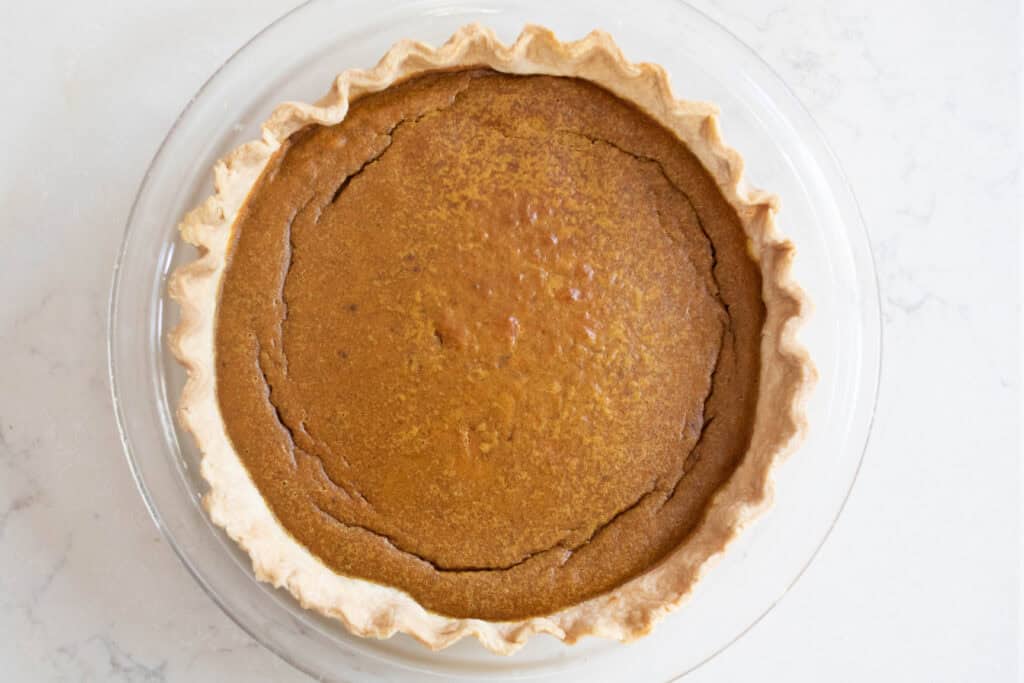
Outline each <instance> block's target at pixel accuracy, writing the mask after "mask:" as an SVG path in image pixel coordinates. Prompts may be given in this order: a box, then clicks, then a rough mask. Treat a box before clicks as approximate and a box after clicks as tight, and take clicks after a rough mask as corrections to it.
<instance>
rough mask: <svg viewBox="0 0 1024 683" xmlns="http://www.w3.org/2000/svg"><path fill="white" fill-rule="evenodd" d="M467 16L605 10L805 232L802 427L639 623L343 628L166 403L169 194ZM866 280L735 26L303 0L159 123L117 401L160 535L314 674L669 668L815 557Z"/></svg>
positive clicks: (637, 16) (126, 303) (139, 209)
mask: <svg viewBox="0 0 1024 683" xmlns="http://www.w3.org/2000/svg"><path fill="white" fill-rule="evenodd" d="M470 22H479V23H482V24H485V25H487V26H489V27H491V28H493V29H495V30H496V31H497V33H498V35H499V36H500V37H501V38H502V39H504V40H506V41H509V40H511V39H513V38H514V37H515V35H516V34H517V33H518V32H519V30H520V29H521V28H522V26H523V25H524V24H526V23H537V24H542V25H545V26H548V27H550V28H552V29H553V30H554V31H555V32H556V33H557V34H558V35H559V37H560V38H562V39H574V38H579V37H582V36H583V35H584V34H586V33H587V32H588V31H589V30H591V29H593V28H602V29H604V30H606V31H608V32H610V33H611V34H612V35H613V36H614V37H615V39H616V41H617V42H618V43H619V45H620V47H621V48H622V49H623V51H624V52H625V53H626V55H627V57H628V58H629V59H631V60H634V61H651V62H655V63H658V64H661V65H663V66H664V67H665V68H666V69H667V70H668V71H669V73H670V74H671V77H672V82H673V87H674V90H675V94H676V96H677V97H681V98H685V99H691V100H709V101H712V102H714V103H716V104H717V105H718V106H719V107H720V108H721V112H722V113H721V124H722V130H723V132H724V134H725V137H726V140H727V141H728V142H729V143H730V144H731V145H732V146H733V147H735V148H736V149H738V150H740V151H741V152H742V154H743V155H744V157H745V159H746V167H747V177H748V178H749V180H750V182H751V184H752V185H754V186H757V187H764V188H766V189H769V190H770V191H772V192H774V193H777V194H778V195H780V196H781V197H782V203H783V208H782V211H781V213H780V214H779V226H780V229H781V232H782V233H783V234H785V235H787V236H788V237H790V238H791V239H792V240H793V241H794V242H795V243H796V245H797V247H798V255H797V259H796V265H795V276H796V278H797V280H798V281H799V282H800V283H801V285H802V286H803V287H804V288H805V290H806V291H807V293H808V294H809V296H810V297H811V298H812V300H813V302H814V304H815V314H814V315H813V317H812V318H811V320H810V321H809V322H808V324H807V325H806V326H805V327H804V329H803V331H802V334H801V338H802V340H803V342H804V343H805V345H806V346H807V347H808V349H809V350H810V352H811V354H812V356H813V358H814V360H815V363H816V364H817V366H818V370H819V373H820V380H819V383H818V386H817V388H816V389H815V391H814V393H813V395H812V397H811V399H810V402H809V404H808V421H809V423H810V430H809V433H808V437H807V439H806V441H805V442H804V443H803V445H802V446H801V447H800V449H799V450H798V451H797V452H795V453H794V454H793V455H791V456H790V458H789V459H788V460H787V461H786V462H785V463H783V464H782V465H781V466H780V467H778V468H777V470H776V477H775V489H776V494H775V506H774V507H773V509H772V510H771V511H770V512H769V513H767V514H766V515H765V516H764V517H763V518H761V519H759V520H758V521H757V522H756V523H755V524H753V525H752V526H751V527H750V528H748V529H746V530H745V531H744V532H743V534H742V535H741V536H740V537H739V539H738V540H737V541H735V542H734V543H733V544H732V545H731V546H730V547H729V549H728V552H726V553H724V554H723V555H722V556H721V557H720V558H718V559H717V560H716V562H715V563H714V567H713V568H712V569H711V570H710V571H708V572H707V575H706V576H705V578H704V579H703V580H702V581H701V583H700V584H699V585H698V586H697V588H696V590H695V591H694V594H693V595H692V596H691V598H690V599H689V600H688V601H687V602H686V604H685V605H684V606H683V607H682V608H681V609H679V610H678V611H677V612H676V613H674V614H673V615H671V616H670V617H669V618H667V619H666V620H665V621H664V622H662V623H661V624H659V625H658V626H657V627H656V629H655V631H654V632H653V634H652V635H650V636H648V637H646V638H644V639H642V640H640V641H637V642H636V643H633V644H630V645H621V644H619V643H615V642H608V641H603V640H597V639H588V640H585V641H584V642H582V643H580V644H577V645H575V646H566V645H563V644H561V643H559V642H557V641H555V640H553V639H550V638H546V637H540V638H534V639H533V640H532V641H531V642H530V643H529V644H528V645H527V646H526V647H525V648H524V649H523V650H521V651H520V652H519V653H517V654H516V655H514V656H512V657H509V658H499V657H496V656H494V655H492V654H490V653H488V652H487V651H485V650H484V649H483V648H482V647H480V646H479V645H477V644H476V643H475V642H471V641H462V642H460V643H459V644H457V645H456V646H453V647H451V648H449V649H447V650H444V651H442V652H430V651H428V650H426V649H425V648H423V647H422V646H421V645H419V644H418V643H416V642H414V641H413V640H412V639H410V638H407V637H404V636H399V637H395V638H392V639H389V640H386V641H373V640H364V639H360V638H358V637H355V636H352V635H350V634H349V633H348V632H346V631H345V630H344V628H343V627H342V626H341V625H340V624H339V623H335V622H332V621H330V620H327V619H324V618H321V617H319V616H317V615H316V614H313V613H312V612H308V611H306V610H303V609H302V608H301V607H300V606H299V605H298V604H297V603H296V602H295V601H294V600H293V599H292V598H291V597H290V596H289V595H288V594H287V593H286V592H284V591H280V590H275V589H273V588H272V587H270V586H268V585H266V584H261V583H258V582H257V581H256V580H255V578H254V577H253V574H252V571H251V569H250V566H249V558H248V556H247V555H245V553H244V552H243V551H241V550H240V549H239V548H237V547H236V546H235V544H234V543H233V542H232V541H231V540H230V539H228V538H227V536H226V535H225V534H224V533H223V532H222V531H221V530H220V529H219V528H216V527H215V526H214V525H213V524H212V523H211V522H210V520H209V519H208V518H207V516H206V514H205V513H204V511H203V509H202V507H201V504H200V503H201V499H202V496H203V494H204V492H205V490H206V485H205V482H204V481H203V479H202V477H201V476H200V474H199V470H198V463H199V453H198V451H197V450H196V448H195V446H194V444H193V442H192V440H191V438H190V437H189V436H188V435H187V434H184V433H183V432H181V430H180V429H179V428H178V425H177V424H176V423H175V420H174V418H173V413H174V410H175V406H176V403H177V399H178V397H179V395H180V392H181V387H182V384H183V380H184V371H183V370H182V369H181V368H180V367H179V366H178V364H177V363H176V362H175V361H174V359H173V357H172V356H171V355H170V353H169V350H168V348H167V332H168V330H169V329H170V328H171V327H173V325H174V324H175V321H176V320H177V316H178V311H177V307H176V306H175V305H174V304H173V303H172V302H170V301H169V299H168V297H167V291H166V279H167V276H168V274H169V273H170V272H171V271H172V270H173V269H174V268H175V267H177V266H178V265H180V264H181V263H184V262H186V261H188V260H191V259H192V258H194V251H192V249H191V248H190V247H187V246H186V245H183V244H182V243H181V242H180V240H179V239H178V234H177V223H178V221H179V220H180V219H181V217H182V216H183V215H184V213H185V212H186V211H187V210H188V209H190V208H191V207H193V206H195V205H197V204H198V203H200V202H201V201H202V200H203V199H204V198H205V197H206V196H208V195H209V194H210V193H211V189H212V188H211V183H210V169H211V168H212V166H213V163H214V162H215V160H216V159H218V158H220V157H221V156H223V155H224V154H226V153H227V152H229V151H230V150H231V149H233V148H235V147H237V146H238V145H240V144H242V143H244V142H246V141H248V140H251V139H254V138H256V137H258V135H259V132H258V128H259V124H260V122H261V121H262V120H264V119H265V118H266V116H267V115H268V114H269V113H270V111H271V109H272V108H273V107H274V105H276V104H277V103H279V102H282V101H286V100H300V101H312V100H315V99H317V98H319V96H320V95H321V94H322V93H323V92H324V91H326V89H327V88H328V86H329V84H330V83H331V81H332V80H333V78H334V76H335V75H336V74H337V73H338V72H340V71H342V70H344V69H346V68H350V67H368V66H371V65H372V64H373V63H374V62H375V61H376V60H377V59H378V58H379V57H380V55H382V54H384V52H385V51H386V50H387V48H388V47H390V45H391V44H392V43H394V42H396V41H397V40H399V39H402V38H414V39H417V40H422V41H425V42H430V43H435V44H437V43H440V42H443V41H444V40H445V39H446V38H447V37H448V36H449V35H450V34H451V33H452V32H453V31H454V30H455V29H456V28H457V27H459V26H461V25H463V24H466V23H470ZM880 329H881V327H880V317H879V306H878V293H877V284H876V281H875V274H874V268H873V264H872V261H871V255H870V250H869V246H868V240H867V236H866V233H865V231H864V228H863V225H862V223H861V220H860V216H859V213H858V209H857V206H856V202H855V200H854V198H853V196H852V194H851V192H850V190H849V188H848V187H847V185H846V183H845V181H844V179H843V176H842V173H841V171H840V169H839V167H838V164H837V163H836V161H835V159H834V157H833V156H832V155H831V153H830V152H829V150H828V147H827V145H826V144H825V143H824V141H823V140H822V138H821V135H820V133H818V131H817V128H816V127H815V126H814V124H813V121H812V120H811V119H810V117H809V115H808V114H807V113H806V111H804V110H803V109H802V108H801V107H800V105H799V103H798V102H797V101H796V100H795V98H794V97H793V96H792V94H791V93H790V92H789V91H788V90H787V89H786V87H785V86H784V85H783V84H782V83H781V81H779V79H778V78H777V77H776V76H775V75H774V74H773V73H772V72H771V71H770V69H769V68H768V67H767V66H766V65H765V64H764V63H763V62H761V61H760V60H759V59H758V58H757V57H756V55H754V54H753V53H752V52H751V51H750V50H749V49H748V48H746V47H745V46H744V45H743V44H742V43H740V42H739V41H737V40H736V39H735V38H734V37H732V36H731V35H730V34H728V33H727V32H726V31H725V30H724V29H722V28H721V27H720V26H718V25H716V24H715V23H714V22H712V21H711V20H709V19H708V18H707V17H705V16H703V15H701V14H700V13H699V12H697V11H696V10H694V9H692V8H690V7H689V6H687V5H684V4H681V3H678V2H672V1H669V0H650V1H645V2H639V3H633V4H631V5H630V6H629V7H628V8H623V7H622V6H621V5H607V6H606V5H604V4H602V3H589V2H581V1H576V0H574V1H570V2H563V3H557V4H556V3H542V2H536V1H527V2H509V1H505V2H497V1H489V0H481V1H480V2H474V3H471V4H464V3H459V2H445V1H443V0H418V1H406V2H397V3H391V4H388V5H387V6H386V7H383V8H382V6H381V5H380V4H378V3H374V2H368V1H349V2H327V1H324V2H312V3H309V4H306V5H303V6H301V7H299V8H297V9H296V10H294V11H292V12H290V13H289V14H287V15H285V16H284V17H282V18H281V19H279V20H278V21H276V22H275V23H274V24H272V25H271V26H269V27H268V28H267V29H265V30H264V31H262V32H261V33H260V34H258V35H257V36H256V37H254V38H253V39H252V40H251V41H250V42H249V43H247V44H246V45H245V46H244V47H242V48H241V49H240V50H239V51H238V52H237V53H236V54H235V55H234V56H233V57H232V58H231V59H229V60H228V61H227V62H226V63H225V64H224V65H223V66H222V67H221V68H220V69H219V70H218V71H217V72H216V73H215V74H214V75H213V77H211V79H210V80H209V81H208V82H207V83H206V85H204V86H203V88H202V89H201V90H200V91H199V92H198V93H197V94H196V96H195V97H194V98H193V99H192V101H191V102H190V103H189V104H188V106H187V107H186V109H185V110H184V111H183V112H182V114H181V116H180V117H179V118H178V120H177V121H176V123H175V124H174V126H173V127H172V129H171V131H170V133H169V134H168V136H167V138H166V139H165V140H164V142H163V144H162V145H161V147H160V149H159V151H158V152H157V155H156V157H155V158H154V160H153V162H152V164H151V166H150V168H149V170H148V171H147V173H146V176H145V178H144V179H143V182H142V186H141V187H140V189H139V193H138V195H137V197H136V201H135V204H134V206H133V209H132V212H131V215H130V217H129V220H128V226H127V229H126V233H125V238H124V243H123V245H122V250H121V253H120V254H119V257H118V261H117V264H116V265H115V272H114V283H113V288H112V291H111V308H110V328H109V352H110V375H111V386H112V390H113V395H114V408H115V413H116V415H117V419H118V424H119V427H120V429H121V434H122V438H123V441H124V446H125V451H126V453H127V456H128V460H129V464H130V466H131V468H132V471H133V473H134V475H135V477H136V480H137V483H138V485H139V489H140V491H141V493H142V496H143V498H144V499H145V501H146V504H147V506H148V508H149V510H150V512H151V514H152V516H153V518H154V520H155V521H156V523H157V526H158V527H159V528H160V530H161V532H162V533H163V534H164V536H165V537H166V538H167V540H168V542H169V543H170V544H171V546H172V547H173V548H174V549H175V551H176V552H177V553H178V555H179V557H180V558H181V559H182V561H183V563H184V564H185V565H186V567H187V568H188V569H189V570H190V572H191V573H192V574H193V576H195V577H196V579H197V581H199V583H200V585H202V586H203V588H204V589H205V590H206V591H207V592H208V593H209V595H210V596H211V597H212V598H213V599H214V600H215V601H216V602H217V603H218V604H219V605H220V606H221V607H222V608H223V609H224V611H225V612H226V613H227V614H228V615H229V616H230V617H231V618H232V619H234V620H235V621H236V622H237V623H238V624H239V625H240V626H242V628H244V629H245V630H246V631H248V632H249V633H250V634H251V635H252V636H253V637H254V638H256V639H257V640H258V641H260V642H261V643H263V644H264V645H265V646H267V647H268V648H269V649H271V650H272V651H274V652H276V653H277V654H279V655H280V656H282V657H283V658H284V659H286V660H287V661H289V662H291V663H292V664H294V665H295V666H297V667H298V668H300V669H302V670H304V671H306V672H308V673H310V674H312V675H314V676H316V677H318V678H322V679H326V680H350V679H353V678H360V679H365V678H368V677H369V678H372V677H381V678H387V679H389V680H404V679H412V678H417V679H419V678H422V677H423V676H424V675H434V676H438V677H440V678H444V679H452V678H470V679H481V678H530V677H533V678H538V677H539V678H544V677H552V676H566V675H573V676H580V677H585V678H586V679H587V680H621V679H623V678H624V677H625V676H626V675H629V676H631V677H640V678H642V679H643V680H668V679H672V678H675V677H678V676H680V675H683V674H685V673H686V672H688V671H691V670H693V669H694V668H696V667H697V666H699V665H700V664H701V663H703V662H704V661H707V660H708V659H709V658H710V657H712V656H714V655H715V654H716V653H718V652H720V651H722V650H723V649H725V648H726V647H728V645H729V644H730V643H732V642H733V641H735V639H736V638H738V637H739V636H740V635H741V634H742V633H744V632H745V631H746V630H747V629H749V628H750V627H751V626H752V625H753V624H754V623H756V622H757V621H758V620H759V619H760V618H761V617H762V616H763V615H764V614H765V613H766V612H767V611H768V610H770V609H771V607H772V606H773V605H774V604H775V603H776V602H777V601H778V600H779V599H780V598H781V597H782V596H783V595H784V594H785V593H786V591H787V590H788V589H789V587H791V586H792V585H793V583H794V582H795V581H796V580H797V579H798V578H799V576H800V575H801V574H802V573H803V571H804V570H805V569H806V567H807V565H808V564H809V562H810V561H811V559H813V557H814V555H815V554H816V552H817V550H818V548H819V547H820V546H821V543H822V542H823V541H824V539H825V537H826V536H827V535H828V533H829V531H830V530H831V528H832V526H833V524H834V521H835V519H836V517H837V515H838V514H839V512H840V510H841V509H842V506H843V504H844V502H845V500H846V498H847V496H848V495H849V492H850V488H851V486H852V484H853V481H854V479H855V477H856V472H857V469H858V467H859V464H860V461H861V457H862V454H863V450H864V446H865V444H866V441H867V437H868V433H869V431H870V424H871V419H872V416H873V412H874V405H875V395H876V390H877V382H878V370H879V366H880V360H881V340H880Z"/></svg>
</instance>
